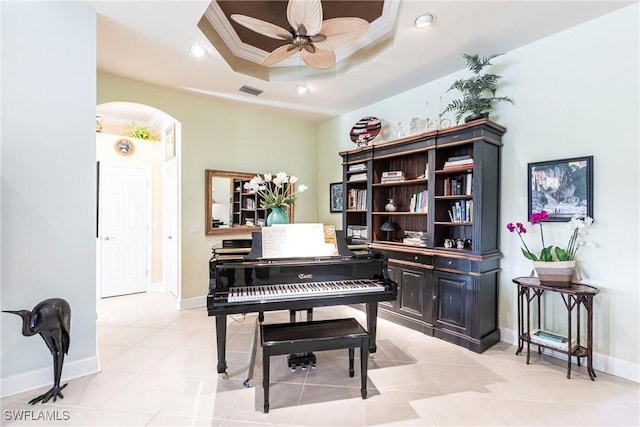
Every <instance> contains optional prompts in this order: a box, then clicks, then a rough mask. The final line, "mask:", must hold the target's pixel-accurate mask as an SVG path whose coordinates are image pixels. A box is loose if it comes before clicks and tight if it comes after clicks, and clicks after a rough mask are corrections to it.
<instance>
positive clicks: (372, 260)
mask: <svg viewBox="0 0 640 427" xmlns="http://www.w3.org/2000/svg"><path fill="white" fill-rule="evenodd" d="M336 241H337V247H338V255H334V256H326V257H311V258H310V257H305V258H284V259H281V258H278V259H267V258H262V257H261V255H262V235H261V232H254V233H253V236H252V239H244V240H230V241H229V240H227V241H224V242H223V247H222V248H219V249H214V253H213V256H212V257H211V260H210V263H209V274H210V280H209V294H208V296H207V310H208V314H209V316H215V317H216V339H217V347H218V366H217V368H218V373H219V374H224V373H226V369H227V364H226V357H225V353H226V351H225V350H226V334H227V315H228V314H244V313H256V312H257V313H259V320H262V318H263V313H264V312H266V311H275V310H289V312H290V318H291V321H292V322H293V321H294V320H295V312H296V311H300V310H305V311H306V312H307V320H312V319H311V316H312V309H313V307H324V306H333V305H344V304H357V303H365V304H366V316H367V330H368V332H369V335H370V346H369V352H371V353H374V352H375V351H376V340H375V336H376V323H377V317H378V301H390V300H395V299H396V296H397V292H398V289H397V285H396V283H395V282H393V281H392V280H390V279H389V277H388V274H387V265H386V260H385V259H384V258H383V257H382V255H381V254H379V253H373V254H372V253H369V252H368V251H364V253H359V254H358V253H355V252H353V251H351V250H350V249H349V247H348V246H347V244H346V242H345V240H344V236H343V234H342V233H341V232H340V231H337V232H336ZM249 246H250V247H249Z"/></svg>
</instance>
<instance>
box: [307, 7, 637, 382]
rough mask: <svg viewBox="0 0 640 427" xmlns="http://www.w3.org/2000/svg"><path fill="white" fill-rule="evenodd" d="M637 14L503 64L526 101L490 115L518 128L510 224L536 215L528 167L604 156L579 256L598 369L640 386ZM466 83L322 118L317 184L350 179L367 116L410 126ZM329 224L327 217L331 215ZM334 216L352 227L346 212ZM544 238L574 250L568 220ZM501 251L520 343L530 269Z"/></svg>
mask: <svg viewBox="0 0 640 427" xmlns="http://www.w3.org/2000/svg"><path fill="white" fill-rule="evenodd" d="M638 14H639V11H638V5H637V4H636V5H633V6H629V7H626V8H624V9H621V10H619V11H617V12H613V13H611V14H609V15H606V16H603V17H601V18H599V19H596V20H594V21H591V22H587V23H585V24H583V25H580V26H578V27H575V28H573V29H569V30H566V31H564V32H562V33H559V34H557V35H554V36H552V37H549V38H547V39H544V40H540V41H538V42H535V43H532V44H530V45H528V46H524V47H522V48H520V49H517V50H514V51H512V52H508V53H507V55H504V56H502V57H500V58H498V59H496V60H495V64H496V66H495V68H494V71H496V72H497V73H498V74H501V75H502V76H503V80H502V81H501V85H500V87H499V90H498V95H506V96H509V97H511V98H512V99H514V100H515V102H516V104H515V105H513V106H512V105H511V104H505V103H503V104H500V105H498V107H497V109H496V110H495V112H493V113H492V114H491V117H492V118H493V119H494V120H495V121H497V122H499V123H500V124H502V125H504V126H506V127H507V129H508V131H507V133H506V135H505V136H504V137H503V143H504V147H503V149H502V164H501V167H502V169H501V170H502V180H501V182H502V186H501V200H502V204H501V211H500V218H501V223H504V224H506V223H507V222H510V221H516V220H518V221H521V222H526V220H527V218H526V216H527V197H526V195H527V163H530V162H537V161H543V160H553V159H562V158H568V157H577V156H586V155H593V156H594V172H595V175H594V206H595V209H594V218H595V223H594V227H593V229H592V232H591V237H592V239H593V241H594V242H595V243H596V244H597V247H595V248H585V249H584V250H582V252H581V253H580V256H579V261H580V266H581V268H582V270H583V275H584V276H585V277H584V282H585V283H590V284H593V285H595V286H597V287H599V288H600V294H599V295H598V296H597V297H596V298H595V313H594V351H595V353H596V360H595V363H596V369H602V370H605V371H608V372H611V373H614V374H617V375H621V376H624V377H627V378H631V379H634V380H635V381H640V374H639V371H640V370H639V362H640V348H639V344H638V342H639V340H638V336H640V319H639V317H638V316H639V315H638V312H639V310H638V307H639V302H640V294H639V288H640V278H639V275H638V259H639V253H638V246H639V244H638V237H639V227H638V226H639V221H638V219H639V218H640V215H639V203H640V198H639V191H638V184H640V182H639V175H638V160H639V148H638V145H639V144H638V141H640V132H639V129H638V127H639V117H640V107H639V101H638V93H639V76H638V73H639V71H638V70H639V65H638V52H639V46H638V44H639V42H638V40H639V35H638V28H639V25H638ZM467 53H475V52H467ZM480 53H481V54H489V53H493V52H480ZM466 76H468V73H467V72H466V70H461V71H460V72H458V73H455V74H452V75H449V76H446V77H445V78H442V79H439V80H437V81H433V82H430V83H427V84H424V85H422V86H418V87H416V88H415V89H413V90H410V91H407V92H405V93H402V94H399V95H397V96H394V97H391V98H388V99H386V100H384V101H382V102H379V103H376V104H372V105H369V106H367V107H364V108H362V109H359V110H356V111H353V112H351V113H349V114H345V115H343V116H341V117H339V118H337V119H335V120H331V121H328V122H326V123H323V124H322V125H321V126H320V132H319V135H320V137H319V138H320V142H319V144H318V150H319V158H320V159H323V160H322V162H323V163H322V167H320V168H319V170H320V171H322V173H321V175H320V176H319V178H318V185H319V186H320V187H321V188H324V187H327V186H328V183H329V182H331V181H339V180H340V177H341V172H340V171H341V167H340V163H339V158H338V157H336V156H337V155H336V153H337V152H339V151H342V150H346V149H353V148H355V146H354V145H353V144H352V143H351V141H350V139H349V130H350V128H351V126H353V124H354V123H355V122H356V121H358V120H359V119H361V118H362V117H365V116H369V115H371V116H376V117H379V118H380V119H382V120H383V121H384V122H386V123H387V125H388V124H395V123H397V122H404V124H405V127H407V125H408V122H409V120H410V119H411V118H412V117H414V116H421V117H424V111H425V102H426V101H429V105H430V110H431V111H432V117H431V118H432V119H433V114H434V113H435V111H434V110H435V108H434V106H436V105H438V98H439V97H440V96H442V97H443V101H442V105H446V104H447V103H448V101H449V100H450V99H454V98H455V97H457V94H456V93H454V92H450V93H446V90H447V89H448V87H449V85H450V84H451V83H452V82H453V81H454V80H455V79H457V78H460V77H466ZM416 83H417V84H419V83H420V82H416ZM450 118H453V117H452V116H450ZM382 133H383V135H382V136H381V137H380V136H379V137H378V139H376V141H383V140H384V139H385V135H384V134H385V133H387V134H388V127H387V128H386V129H383V132H382ZM319 203H322V202H319ZM327 203H328V202H327ZM320 207H321V212H322V211H323V209H322V205H320ZM326 217H327V215H325V216H324V217H323V216H322V214H321V216H320V219H321V220H322V219H325V218H326ZM330 218H331V219H333V220H335V221H337V223H338V225H339V224H340V223H341V219H340V217H339V215H333V216H331V217H330ZM325 221H326V220H325ZM529 237H530V238H531V237H534V238H535V237H537V236H529ZM545 240H546V241H547V242H554V244H560V245H564V244H566V242H567V240H568V234H567V230H566V229H565V228H564V224H545ZM501 248H502V252H503V254H504V257H503V259H502V272H501V274H500V289H499V295H500V296H499V326H500V329H501V332H502V339H503V340H506V341H511V342H513V341H514V340H515V331H516V330H517V318H516V314H515V310H516V289H515V287H514V286H515V285H514V284H513V283H512V282H511V279H512V278H513V277H517V276H521V275H527V274H528V273H529V272H530V270H531V264H530V262H528V261H527V260H525V259H524V258H523V257H522V255H521V254H520V250H519V241H518V240H517V238H516V237H515V236H513V235H511V234H510V233H508V232H507V231H506V229H503V232H502V234H501ZM564 310H565V309H564V306H563V304H562V302H561V300H560V298H557V299H556V300H555V302H552V304H551V305H550V307H548V313H547V319H548V321H549V323H548V324H547V327H548V328H550V329H554V328H558V330H561V329H560V328H562V325H563V324H564V323H563V322H565V321H566V315H565V311H564Z"/></svg>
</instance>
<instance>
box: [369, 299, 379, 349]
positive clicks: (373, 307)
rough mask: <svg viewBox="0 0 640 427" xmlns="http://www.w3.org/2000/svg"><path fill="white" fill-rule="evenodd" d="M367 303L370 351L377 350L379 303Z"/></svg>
mask: <svg viewBox="0 0 640 427" xmlns="http://www.w3.org/2000/svg"><path fill="white" fill-rule="evenodd" d="M366 304H367V330H368V331H369V353H375V352H376V349H377V347H376V328H377V325H378V303H377V302H368V303H366Z"/></svg>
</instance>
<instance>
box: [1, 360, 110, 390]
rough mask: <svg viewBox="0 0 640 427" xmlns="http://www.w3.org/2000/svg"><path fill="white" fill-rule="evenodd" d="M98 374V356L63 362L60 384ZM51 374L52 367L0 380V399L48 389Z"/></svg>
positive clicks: (50, 382)
mask: <svg viewBox="0 0 640 427" xmlns="http://www.w3.org/2000/svg"><path fill="white" fill-rule="evenodd" d="M98 372H100V360H99V358H98V356H92V357H88V358H86V359H82V360H73V361H68V360H65V361H64V369H63V371H62V378H61V383H64V382H65V381H69V380H73V379H75V378H80V377H84V376H86V375H91V374H95V373H98ZM52 373H53V367H51V366H49V367H47V368H41V369H35V370H33V371H29V372H24V373H22V374H18V375H13V376H11V377H6V378H0V397H2V398H4V397H7V396H12V395H14V394H18V393H22V392H25V391H29V390H34V389H37V388H40V387H45V386H49V387H50V386H51V385H53V382H52V379H51V378H52Z"/></svg>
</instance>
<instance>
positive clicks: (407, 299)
mask: <svg viewBox="0 0 640 427" xmlns="http://www.w3.org/2000/svg"><path fill="white" fill-rule="evenodd" d="M400 275H401V278H400V282H399V283H400V284H401V285H400V286H399V288H398V310H399V312H400V313H402V314H404V315H406V316H411V317H413V318H416V319H420V320H422V319H424V306H425V302H426V301H425V294H426V286H427V280H426V277H425V274H424V272H422V271H421V270H418V269H408V268H402V269H401V270H400Z"/></svg>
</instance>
